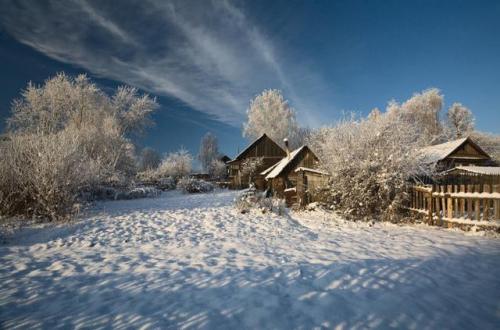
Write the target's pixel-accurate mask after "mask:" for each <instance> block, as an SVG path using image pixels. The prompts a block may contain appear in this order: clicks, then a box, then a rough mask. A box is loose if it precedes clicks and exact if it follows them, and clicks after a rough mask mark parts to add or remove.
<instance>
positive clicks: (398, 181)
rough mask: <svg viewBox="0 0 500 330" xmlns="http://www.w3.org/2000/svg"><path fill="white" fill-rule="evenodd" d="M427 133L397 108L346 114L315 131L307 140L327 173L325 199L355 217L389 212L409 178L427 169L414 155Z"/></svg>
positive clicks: (393, 211)
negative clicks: (364, 115) (369, 114)
mask: <svg viewBox="0 0 500 330" xmlns="http://www.w3.org/2000/svg"><path fill="white" fill-rule="evenodd" d="M427 138H428V136H427V135H420V134H419V133H418V132H416V131H415V130H414V129H413V125H412V123H411V122H409V121H408V120H407V117H406V116H405V115H401V114H400V113H399V112H388V113H384V114H381V115H379V116H372V117H370V119H356V118H354V117H350V118H347V119H344V120H342V121H340V122H339V123H338V124H337V125H336V126H332V127H326V128H321V129H319V130H317V131H315V132H313V134H312V136H311V139H310V145H311V147H312V148H313V150H314V151H315V152H316V154H317V155H318V157H319V158H320V159H321V160H322V166H323V167H324V169H325V170H326V171H328V172H329V173H330V174H331V178H330V183H329V187H328V190H327V192H326V193H325V192H323V193H322V196H323V198H325V199H326V200H325V202H327V203H328V204H330V205H335V207H336V208H337V209H339V210H342V211H343V212H345V213H346V214H351V215H353V216H356V217H377V218H384V219H389V218H392V217H393V216H394V215H396V214H397V213H398V211H399V210H400V207H401V206H402V204H403V202H404V200H405V199H406V198H407V196H406V187H407V184H408V180H409V179H410V178H411V177H412V176H416V175H417V174H421V173H424V172H426V171H427V169H426V168H424V167H423V166H422V165H421V164H420V163H419V161H418V157H417V156H418V154H417V151H418V149H419V148H420V147H422V146H425V145H427V144H428V142H429V140H428V139H427ZM430 139H432V137H431V138H430Z"/></svg>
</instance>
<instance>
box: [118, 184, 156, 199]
mask: <svg viewBox="0 0 500 330" xmlns="http://www.w3.org/2000/svg"><path fill="white" fill-rule="evenodd" d="M160 194H161V190H159V189H156V188H154V187H136V188H132V189H130V190H125V191H119V192H118V193H117V194H116V195H115V196H114V199H115V200H119V199H137V198H152V197H157V196H159V195H160Z"/></svg>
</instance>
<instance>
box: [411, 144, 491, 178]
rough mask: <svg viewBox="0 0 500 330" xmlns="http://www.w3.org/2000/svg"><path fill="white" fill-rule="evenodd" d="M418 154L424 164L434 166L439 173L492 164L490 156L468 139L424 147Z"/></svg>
mask: <svg viewBox="0 0 500 330" xmlns="http://www.w3.org/2000/svg"><path fill="white" fill-rule="evenodd" d="M420 152H421V157H422V158H423V160H424V162H426V163H427V164H435V165H436V169H437V170H438V171H439V172H441V171H447V170H449V169H452V168H454V167H457V166H488V165H492V164H494V162H493V161H492V159H491V157H490V155H488V154H487V153H486V152H485V151H484V150H483V149H481V147H480V146H479V145H477V144H476V143H475V142H474V141H472V139H471V138H469V137H466V138H462V139H458V140H453V141H449V142H446V143H441V144H437V145H433V146H429V147H425V148H422V149H421V150H420Z"/></svg>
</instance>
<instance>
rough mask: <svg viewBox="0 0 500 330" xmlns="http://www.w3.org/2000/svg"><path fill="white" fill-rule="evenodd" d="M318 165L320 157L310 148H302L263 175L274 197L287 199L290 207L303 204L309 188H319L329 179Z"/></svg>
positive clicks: (291, 153)
mask: <svg viewBox="0 0 500 330" xmlns="http://www.w3.org/2000/svg"><path fill="white" fill-rule="evenodd" d="M318 165H319V159H318V157H317V156H316V155H315V154H314V153H313V152H312V151H311V149H309V147H308V146H302V147H300V148H298V149H296V150H294V151H292V152H290V153H289V154H288V155H287V156H286V157H285V158H283V159H282V160H281V161H279V162H278V163H276V164H275V165H273V166H271V167H270V168H268V169H266V170H265V171H263V172H262V173H261V174H262V175H264V176H265V179H266V181H267V187H268V189H269V190H270V191H271V193H272V194H273V195H275V196H277V197H280V198H286V199H287V204H289V205H290V204H293V203H295V202H297V203H299V204H303V201H304V194H305V193H306V192H307V191H309V188H310V187H312V186H313V185H314V186H316V185H317V186H319V185H320V182H321V183H322V182H324V181H325V178H326V177H327V174H326V173H324V172H321V171H319V170H317V167H318Z"/></svg>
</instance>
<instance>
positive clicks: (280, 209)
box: [234, 186, 286, 215]
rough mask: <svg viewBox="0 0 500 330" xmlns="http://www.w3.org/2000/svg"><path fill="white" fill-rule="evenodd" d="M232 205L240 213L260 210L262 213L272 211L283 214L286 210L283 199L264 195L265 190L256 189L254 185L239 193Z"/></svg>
mask: <svg viewBox="0 0 500 330" xmlns="http://www.w3.org/2000/svg"><path fill="white" fill-rule="evenodd" d="M234 206H235V208H236V209H237V210H238V211H240V212H241V213H248V212H250V211H251V210H260V211H261V212H262V213H266V212H274V213H276V214H278V215H283V214H285V210H286V203H285V200H284V199H280V198H272V197H266V193H265V192H262V191H258V190H257V189H255V187H254V186H250V188H248V189H247V190H245V191H244V192H242V193H241V194H239V195H238V196H237V197H236V199H235V201H234Z"/></svg>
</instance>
